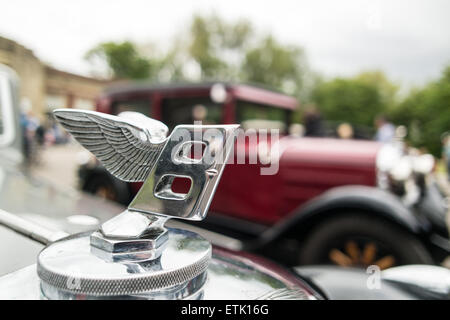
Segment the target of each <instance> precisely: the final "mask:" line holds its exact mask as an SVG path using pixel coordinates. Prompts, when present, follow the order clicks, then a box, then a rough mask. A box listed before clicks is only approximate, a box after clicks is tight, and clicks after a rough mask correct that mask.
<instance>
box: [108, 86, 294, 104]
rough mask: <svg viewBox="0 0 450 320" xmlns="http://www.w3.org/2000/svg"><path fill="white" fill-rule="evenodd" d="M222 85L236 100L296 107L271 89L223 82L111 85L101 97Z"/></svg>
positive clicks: (287, 96) (195, 89)
mask: <svg viewBox="0 0 450 320" xmlns="http://www.w3.org/2000/svg"><path fill="white" fill-rule="evenodd" d="M215 84H222V85H223V86H224V87H225V88H226V89H227V91H229V92H231V93H232V94H233V96H235V97H236V98H237V99H242V100H248V101H253V102H256V103H261V104H268V105H276V106H278V107H282V108H286V109H291V110H294V109H296V108H297V106H298V102H297V99H295V98H294V97H291V96H289V95H286V94H284V93H282V92H280V91H276V90H274V89H272V88H268V87H264V86H261V85H255V84H244V83H232V82H224V81H209V82H198V83H191V82H178V83H165V84H155V83H148V82H124V83H117V84H115V85H111V86H109V87H107V88H106V89H105V90H104V93H103V96H109V97H111V96H121V95H129V94H140V93H156V92H159V93H163V94H166V95H172V94H176V93H181V92H187V91H198V92H200V91H209V90H210V89H211V88H212V86H213V85H215Z"/></svg>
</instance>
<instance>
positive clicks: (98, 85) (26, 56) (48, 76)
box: [0, 37, 109, 117]
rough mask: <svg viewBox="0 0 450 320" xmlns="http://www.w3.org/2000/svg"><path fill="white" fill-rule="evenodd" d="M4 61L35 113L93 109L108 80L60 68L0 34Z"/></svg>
mask: <svg viewBox="0 0 450 320" xmlns="http://www.w3.org/2000/svg"><path fill="white" fill-rule="evenodd" d="M0 64H5V65H7V66H9V67H10V68H12V69H14V70H15V71H16V72H17V74H18V75H19V78H20V95H21V103H22V105H24V104H28V106H29V107H31V110H32V112H33V114H34V115H35V116H38V117H42V116H43V115H44V114H45V113H46V112H48V111H50V110H52V109H55V108H61V107H68V108H81V109H92V108H93V107H94V101H95V98H96V97H97V96H98V95H99V94H100V92H101V91H102V89H103V88H104V87H105V86H106V85H108V84H109V82H108V81H105V80H100V79H95V78H90V77H84V76H80V75H76V74H73V73H69V72H64V71H61V70H57V69H55V68H53V67H50V66H48V65H46V64H45V63H43V62H41V61H40V60H39V59H38V58H37V57H36V56H35V55H34V54H33V52H32V51H31V50H30V49H27V48H25V47H24V46H22V45H20V44H19V43H17V42H15V41H13V40H10V39H7V38H3V37H0Z"/></svg>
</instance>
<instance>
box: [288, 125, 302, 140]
mask: <svg viewBox="0 0 450 320" xmlns="http://www.w3.org/2000/svg"><path fill="white" fill-rule="evenodd" d="M289 134H290V135H291V136H293V137H303V136H304V135H305V127H304V126H303V125H302V124H300V123H293V124H291V125H290V127H289Z"/></svg>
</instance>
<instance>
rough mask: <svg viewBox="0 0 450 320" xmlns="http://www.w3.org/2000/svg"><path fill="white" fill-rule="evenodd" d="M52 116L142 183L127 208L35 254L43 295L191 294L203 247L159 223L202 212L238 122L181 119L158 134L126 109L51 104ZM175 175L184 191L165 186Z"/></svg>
mask: <svg viewBox="0 0 450 320" xmlns="http://www.w3.org/2000/svg"><path fill="white" fill-rule="evenodd" d="M54 115H55V117H56V119H57V120H58V121H59V122H60V123H61V125H62V126H63V127H64V128H66V129H67V130H68V131H69V132H70V133H71V134H72V135H73V136H74V138H75V139H76V140H77V141H78V142H79V143H80V144H81V145H83V146H84V147H85V148H86V149H88V150H89V151H91V152H92V153H93V154H94V155H95V156H96V157H97V158H98V159H99V161H100V162H101V163H102V164H103V165H104V166H105V168H106V169H107V170H108V171H109V172H110V173H111V174H113V175H114V176H116V177H117V178H119V179H121V180H124V181H134V182H137V181H143V182H144V183H143V186H142V187H141V189H140V190H139V192H138V194H137V195H136V197H135V198H134V199H133V201H132V202H131V204H130V205H129V207H128V208H127V210H125V211H124V212H123V213H121V214H119V215H118V216H116V217H114V218H112V219H111V220H109V221H107V222H105V223H104V224H103V225H102V226H101V227H100V229H99V230H97V231H95V232H93V233H90V234H83V235H78V236H75V237H69V238H66V239H63V240H61V241H58V242H55V243H53V244H51V245H50V246H48V247H46V248H45V249H44V250H43V251H42V252H41V253H40V255H39V258H38V265H37V267H38V275H39V277H40V278H41V289H42V292H43V294H44V295H45V296H46V297H47V298H68V297H69V298H70V297H75V296H77V295H80V294H82V295H85V296H86V297H110V296H127V297H136V295H137V296H139V297H141V298H142V297H144V298H155V297H156V298H164V297H165V298H167V297H169V296H171V295H172V296H174V297H178V298H183V297H186V296H193V295H194V294H199V293H198V292H200V291H199V290H200V288H201V287H202V285H203V283H204V281H206V269H207V267H208V261H209V259H210V257H211V245H210V243H209V242H208V241H206V240H205V239H203V238H201V237H200V236H198V235H196V234H194V233H192V232H188V231H184V230H177V229H170V228H166V227H165V226H164V224H165V222H166V221H167V220H168V219H170V218H180V219H187V220H202V219H204V218H205V216H206V213H207V211H208V208H209V205H210V203H211V200H212V197H213V195H214V192H215V189H216V187H217V184H218V182H219V180H220V177H221V174H222V172H223V169H224V167H225V164H226V163H227V160H228V157H229V156H230V153H231V151H232V150H233V148H234V140H235V136H236V131H237V128H238V127H239V126H238V125H207V126H202V125H180V126H177V127H176V128H175V129H174V130H173V132H172V134H171V135H170V136H167V133H168V128H167V127H166V126H165V125H164V124H163V123H161V122H159V121H156V120H154V119H150V118H148V117H145V116H144V115H142V114H139V113H135V112H125V113H122V114H120V115H119V116H111V115H107V114H103V113H99V112H94V111H84V110H73V109H58V110H55V111H54ZM177 179H182V180H184V181H183V182H184V183H188V184H190V186H189V188H188V191H187V192H179V191H178V192H177V191H174V182H176V180H177ZM70 283H72V284H70ZM188 284H189V285H188ZM177 288H184V289H182V290H181V289H180V290H181V291H180V290H178V289H177ZM161 290H162V291H164V292H165V293H164V294H162V293H161ZM167 292H170V295H167Z"/></svg>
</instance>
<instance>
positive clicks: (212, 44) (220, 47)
mask: <svg viewBox="0 0 450 320" xmlns="http://www.w3.org/2000/svg"><path fill="white" fill-rule="evenodd" d="M252 32H253V31H252V26H251V25H250V23H249V22H248V21H247V20H239V21H237V22H235V23H229V22H226V21H224V20H222V19H221V18H220V17H218V16H217V15H212V16H209V17H204V16H198V15H197V16H194V17H193V19H192V22H191V27H190V35H189V37H188V38H189V39H190V41H189V45H188V53H189V57H190V58H192V59H193V60H194V61H195V62H197V63H198V65H199V66H200V69H201V77H202V78H203V79H205V78H230V77H233V76H236V70H237V65H236V64H233V62H231V61H230V60H232V59H233V58H234V59H235V60H241V57H239V56H242V52H243V51H244V48H245V46H246V43H247V41H248V39H249V37H250V36H251V35H252Z"/></svg>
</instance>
